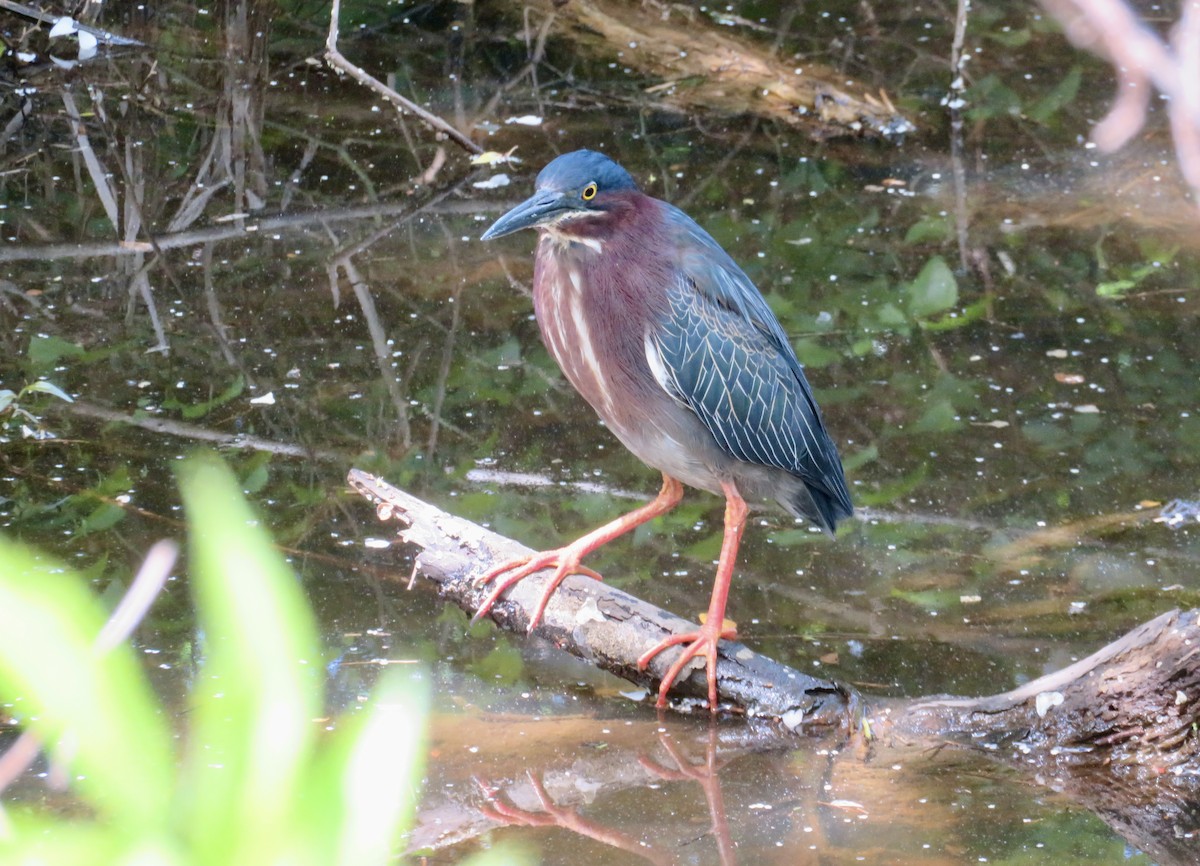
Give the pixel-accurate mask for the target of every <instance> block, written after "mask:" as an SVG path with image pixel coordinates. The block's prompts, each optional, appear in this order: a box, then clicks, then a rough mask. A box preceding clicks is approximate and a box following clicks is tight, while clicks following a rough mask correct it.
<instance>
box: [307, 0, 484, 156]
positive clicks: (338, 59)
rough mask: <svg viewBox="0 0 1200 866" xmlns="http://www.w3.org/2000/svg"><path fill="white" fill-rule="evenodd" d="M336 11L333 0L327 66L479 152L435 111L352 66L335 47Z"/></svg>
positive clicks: (338, 5)
mask: <svg viewBox="0 0 1200 866" xmlns="http://www.w3.org/2000/svg"><path fill="white" fill-rule="evenodd" d="M340 13H341V3H340V2H339V0H333V8H332V9H331V10H330V12H329V36H328V37H327V38H326V40H325V61H326V62H327V63H328V64H329V65H330V66H331V67H333V68H334V69H335V70H337V71H339V72H344V73H346V74H347V75H349V76H350V77H351V78H353V79H354V80H355V81H357V82H358V83H359V84H364V85H366V86H367V87H369V88H371V89H372V90H374V91H375V92H376V93H378V94H380V95H381V96H382V97H383V98H384V99H386V100H387V101H388V102H390V103H392V104H393V105H395V106H396V107H397V108H400V109H403V110H404V111H407V112H409V113H410V114H415V115H416V116H417V117H419V118H421V120H423V121H425V123H426V124H428V125H429V126H431V127H433V128H434V129H436V130H437V131H438V132H440V133H442V134H444V135H446V136H448V137H449V138H450V139H452V140H453V141H454V142H455V143H456V144H458V145H459V146H460V147H461V148H462V149H463V150H465V151H467V152H468V153H483V148H482V147H480V146H479V145H477V144H476V143H475V142H473V141H471V139H469V138H468V137H467V136H466V135H465V134H464V133H462V132H460V131H459V130H457V129H455V128H454V127H453V126H451V125H450V124H449V123H447V122H446V121H444V120H442V119H441V118H440V117H438V116H437V115H436V114H433V113H432V112H429V111H426V110H425V109H424V108H422V107H421V106H419V105H417V104H416V103H415V102H413V101H412V100H410V99H406V98H404V97H403V96H401V95H400V94H399V93H397V92H396V91H395V90H393V89H392V88H390V87H388V86H387V85H386V84H384V83H383V82H382V81H380V80H379V79H377V78H375V77H374V76H372V75H369V74H367V73H366V72H365V71H364V70H363V69H361V68H359V67H358V66H355V65H354V64H353V63H351V62H350V61H349V60H347V59H346V58H345V56H343V55H342V52H341V51H339V50H338V47H337V38H338V16H339V15H340Z"/></svg>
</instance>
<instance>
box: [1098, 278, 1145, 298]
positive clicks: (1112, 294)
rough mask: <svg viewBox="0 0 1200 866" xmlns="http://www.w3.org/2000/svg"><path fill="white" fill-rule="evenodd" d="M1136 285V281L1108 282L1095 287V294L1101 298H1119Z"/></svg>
mask: <svg viewBox="0 0 1200 866" xmlns="http://www.w3.org/2000/svg"><path fill="white" fill-rule="evenodd" d="M1137 284H1138V281H1137V280H1109V281H1108V282H1104V283H1100V284H1099V285H1097V286H1096V294H1097V295H1099V296H1100V297H1102V298H1119V297H1122V296H1123V295H1124V294H1125V293H1126V292H1128V291H1129V290H1130V289H1132V288H1136V287H1137Z"/></svg>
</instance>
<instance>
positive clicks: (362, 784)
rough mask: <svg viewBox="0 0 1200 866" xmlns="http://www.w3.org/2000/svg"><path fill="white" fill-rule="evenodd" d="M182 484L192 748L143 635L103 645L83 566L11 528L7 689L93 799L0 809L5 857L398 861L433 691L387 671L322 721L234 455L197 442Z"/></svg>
mask: <svg viewBox="0 0 1200 866" xmlns="http://www.w3.org/2000/svg"><path fill="white" fill-rule="evenodd" d="M181 486H182V491H183V499H184V503H185V506H186V510H187V516H188V526H189V530H190V537H191V541H190V557H191V568H190V574H191V582H192V588H193V593H194V597H195V605H196V613H197V619H198V626H199V629H200V630H201V633H202V634H203V635H204V637H205V650H206V659H205V662H204V664H203V666H202V668H201V670H200V672H199V675H198V676H197V678H196V684H195V687H194V691H193V695H192V712H191V713H190V715H189V721H190V727H189V730H188V732H187V737H186V746H185V747H184V749H183V750H182V754H180V753H179V752H178V750H177V748H176V746H175V741H174V738H173V736H172V731H171V729H170V727H169V725H168V722H167V715H166V713H165V712H164V711H163V709H162V707H161V706H160V705H159V704H158V701H157V699H156V698H155V696H154V694H153V692H152V691H151V688H150V685H149V683H148V681H147V679H146V677H145V675H144V673H143V671H142V669H141V667H140V666H139V664H138V661H137V659H136V657H135V655H134V652H133V651H132V650H131V649H130V648H129V647H128V646H119V647H117V648H116V649H115V650H114V651H112V652H108V653H99V652H97V651H96V650H95V649H94V647H93V640H94V637H95V635H96V634H97V633H98V632H99V631H100V628H101V625H102V623H103V620H104V612H103V610H102V606H101V604H100V603H99V601H98V600H97V599H96V598H95V597H94V596H93V595H92V593H91V592H89V590H88V589H87V588H86V586H85V585H84V583H83V582H82V581H81V580H80V579H79V578H78V577H77V576H76V575H74V574H71V573H70V572H69V571H68V570H66V569H64V568H62V567H60V566H59V565H57V564H56V563H54V562H53V561H51V560H50V559H49V558H47V557H44V556H42V555H40V554H38V553H36V552H34V551H32V550H29V549H27V548H24V547H22V546H19V545H17V544H14V543H12V542H10V541H7V540H5V539H3V538H0V691H2V692H3V694H5V696H6V697H7V698H8V699H10V700H13V703H12V704H10V707H13V708H16V709H17V710H18V711H19V714H20V716H21V721H22V722H23V723H24V724H25V725H26V727H27V728H28V729H29V730H32V731H34V732H35V733H37V734H38V735H39V737H40V739H41V741H42V742H43V743H45V744H46V748H47V750H48V751H49V752H50V753H51V754H52V755H54V756H55V757H56V758H57V759H58V760H60V761H67V762H69V764H70V767H71V771H72V778H73V779H74V780H75V785H76V788H77V792H78V794H79V796H80V797H81V798H82V799H83V801H84V802H85V803H86V804H87V806H88V807H89V809H90V814H89V815H88V817H77V816H71V817H64V816H61V815H55V814H49V813H47V812H45V811H41V810H38V809H36V808H35V807H32V806H28V805H24V806H17V807H14V808H12V810H11V813H10V814H9V815H7V816H6V815H4V814H3V813H0V860H3V862H5V863H10V864H25V863H28V864H33V863H72V864H87V863H104V864H121V863H137V864H156V866H157V864H164V866H165V864H186V866H209V864H212V866H217V864H222V866H225V864H256V866H257V864H271V863H281V864H282V863H287V864H354V866H367V864H377V863H386V862H391V861H392V860H393V859H394V858H395V856H396V853H397V850H398V847H397V846H398V845H399V843H400V839H399V836H400V832H401V831H402V830H403V829H404V828H405V827H407V826H408V824H409V822H410V820H411V817H412V812H413V808H414V800H415V794H416V788H417V785H418V782H419V779H420V764H421V757H420V756H421V746H422V736H423V729H424V720H425V717H426V706H427V695H426V693H425V690H424V689H423V688H420V687H418V686H417V685H416V684H414V683H413V682H411V681H408V680H406V679H405V678H404V677H403V675H402V674H400V673H399V672H398V671H395V672H392V673H389V674H385V675H384V676H383V677H382V678H381V680H380V681H379V683H378V685H377V687H376V689H375V691H374V694H373V695H372V697H371V700H370V701H369V702H368V703H367V705H366V707H365V709H364V711H363V712H362V713H360V714H355V716H353V717H351V718H346V719H343V720H341V721H340V722H339V725H338V728H339V729H338V730H337V731H336V732H335V733H333V734H332V735H329V736H328V737H327V738H322V737H321V731H320V729H319V728H318V726H317V724H316V723H315V722H314V719H315V718H316V717H317V716H319V715H320V714H321V710H322V679H323V666H322V664H321V655H320V647H319V644H318V641H317V633H316V628H315V624H314V621H313V617H312V613H311V611H310V610H309V608H308V606H307V604H306V601H305V599H304V597H303V595H302V593H301V591H300V588H299V586H298V585H297V583H296V581H295V579H294V577H293V576H292V574H291V573H290V572H289V570H288V568H287V566H286V565H285V563H284V562H283V560H282V559H281V558H280V556H279V555H278V554H277V552H276V551H275V550H274V549H273V548H272V547H271V545H270V543H269V540H268V538H267V537H266V534H265V533H264V532H263V531H262V530H261V529H260V528H258V526H257V522H256V520H255V518H254V515H253V514H252V512H251V510H250V509H249V507H248V506H247V505H246V503H245V501H244V500H243V498H242V495H241V491H240V490H239V488H238V485H237V483H236V481H235V479H234V478H233V476H232V475H231V474H230V472H229V471H228V470H227V469H226V468H225V467H224V466H223V465H221V464H219V463H218V462H216V461H215V460H212V459H207V458H194V459H192V460H190V461H188V462H187V464H186V465H185V466H184V469H183V471H182V472H181ZM67 744H69V746H68V745H67ZM5 818H8V819H9V820H8V821H5ZM490 859H492V861H493V862H495V858H494V857H493V858H490Z"/></svg>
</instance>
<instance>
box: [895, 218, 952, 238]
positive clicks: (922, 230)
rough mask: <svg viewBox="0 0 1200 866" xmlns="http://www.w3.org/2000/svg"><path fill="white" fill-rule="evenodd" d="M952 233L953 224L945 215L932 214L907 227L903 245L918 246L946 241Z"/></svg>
mask: <svg viewBox="0 0 1200 866" xmlns="http://www.w3.org/2000/svg"><path fill="white" fill-rule="evenodd" d="M953 232H954V224H953V223H952V222H951V221H950V217H948V216H946V215H945V214H933V215H931V216H927V217H925V218H923V219H921V220H920V221H918V222H915V223H913V224H912V225H911V226H909V229H908V232H907V233H906V234H905V235H904V243H906V244H919V243H923V242H925V241H944V240H948V239H949V238H950V237H951V235H952V234H953Z"/></svg>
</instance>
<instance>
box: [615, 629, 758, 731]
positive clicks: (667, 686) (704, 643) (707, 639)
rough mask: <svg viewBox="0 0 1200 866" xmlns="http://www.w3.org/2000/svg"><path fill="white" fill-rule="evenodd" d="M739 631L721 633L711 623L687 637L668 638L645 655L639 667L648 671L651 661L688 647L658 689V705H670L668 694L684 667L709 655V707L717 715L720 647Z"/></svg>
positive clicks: (674, 636) (666, 674)
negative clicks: (718, 647) (722, 640)
mask: <svg viewBox="0 0 1200 866" xmlns="http://www.w3.org/2000/svg"><path fill="white" fill-rule="evenodd" d="M734 636H735V632H734V631H733V630H731V629H729V630H725V631H719V630H718V629H717V628H715V627H709V626H708V625H707V624H706V625H703V626H701V627H700V628H699V629H698V630H696V631H693V632H685V633H684V634H673V635H671V636H670V637H667V638H664V639H663V640H661V641H659V642H658V643H657V644H655V645H654V646H653V647H651V648H650V649H649V650H647V651H646V652H644V653H642V655H641V657H640V658H638V668H639V669H640V670H645V669H646V666H647V665H648V664H650V660H651V659H653V658H654V657H655V656H657V655H659V654H660V653H662V652H663V651H665V650H668V649H670V648H671V647H673V646H679V645H680V644H686V646H684V648H683V651H682V652H681V653H680V654H679V658H677V659H675V661H674V662H672V663H671V666H670V667H669V668H667V672H666V673H665V674H663V678H662V682H661V683H660V685H659V687H658V700H657V701H656V703H655V706H657V707H659V708H662V707H665V706H666V705H667V695H668V694H669V693H670V691H671V687H672V686H674V685H675V682H676V681H677V680H678V679H679V677H680V676H681V675H682V674H683V671H684V668H686V666H687V665H688V663H689V662H690V661H691V660H692V659H694V658H695V657H696V656H700V655H702V656H705V658H706V673H707V679H708V707H709V709H710V710H712V711H713V712H716V709H717V644H718V642H719V641H720V640H721V638H733V637H734Z"/></svg>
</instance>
